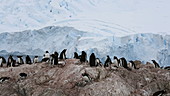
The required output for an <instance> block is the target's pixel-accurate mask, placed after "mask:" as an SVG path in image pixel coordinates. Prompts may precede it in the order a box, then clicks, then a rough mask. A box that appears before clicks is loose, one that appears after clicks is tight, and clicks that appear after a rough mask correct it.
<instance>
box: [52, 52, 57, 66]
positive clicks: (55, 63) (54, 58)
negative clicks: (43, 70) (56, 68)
mask: <svg viewBox="0 0 170 96" xmlns="http://www.w3.org/2000/svg"><path fill="white" fill-rule="evenodd" d="M51 57H52V59H51V65H57V64H58V53H57V52H54V54H52V55H51Z"/></svg>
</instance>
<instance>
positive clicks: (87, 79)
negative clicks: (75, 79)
mask: <svg viewBox="0 0 170 96" xmlns="http://www.w3.org/2000/svg"><path fill="white" fill-rule="evenodd" d="M82 76H83V80H84V81H85V82H90V80H91V78H90V76H89V74H87V73H83V74H82Z"/></svg>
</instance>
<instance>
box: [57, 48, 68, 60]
mask: <svg viewBox="0 0 170 96" xmlns="http://www.w3.org/2000/svg"><path fill="white" fill-rule="evenodd" d="M66 51H67V49H64V50H63V51H62V52H61V53H60V57H59V59H61V60H62V59H66Z"/></svg>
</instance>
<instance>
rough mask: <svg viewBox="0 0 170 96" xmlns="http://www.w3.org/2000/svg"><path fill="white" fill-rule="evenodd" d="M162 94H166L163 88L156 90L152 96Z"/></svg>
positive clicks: (161, 95)
mask: <svg viewBox="0 0 170 96" xmlns="http://www.w3.org/2000/svg"><path fill="white" fill-rule="evenodd" d="M163 94H166V91H165V90H161V91H157V92H155V93H153V95H152V96H163Z"/></svg>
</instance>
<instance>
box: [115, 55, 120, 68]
mask: <svg viewBox="0 0 170 96" xmlns="http://www.w3.org/2000/svg"><path fill="white" fill-rule="evenodd" d="M113 60H114V64H116V65H117V66H120V65H119V64H120V60H119V59H118V58H117V57H116V56H114V57H113Z"/></svg>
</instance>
